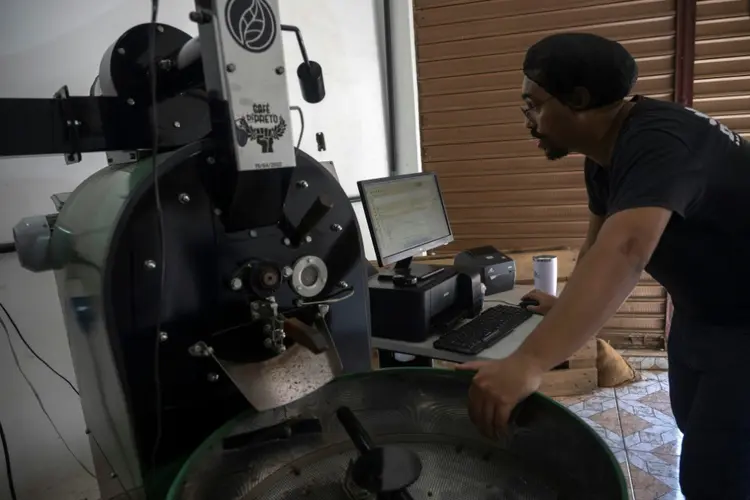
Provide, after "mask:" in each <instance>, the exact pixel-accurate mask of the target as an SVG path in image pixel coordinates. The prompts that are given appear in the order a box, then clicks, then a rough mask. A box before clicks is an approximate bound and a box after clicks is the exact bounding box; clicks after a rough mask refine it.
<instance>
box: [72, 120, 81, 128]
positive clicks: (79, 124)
mask: <svg viewBox="0 0 750 500" xmlns="http://www.w3.org/2000/svg"><path fill="white" fill-rule="evenodd" d="M73 125H75V126H76V127H80V126H81V122H80V121H78V120H75V121H73Z"/></svg>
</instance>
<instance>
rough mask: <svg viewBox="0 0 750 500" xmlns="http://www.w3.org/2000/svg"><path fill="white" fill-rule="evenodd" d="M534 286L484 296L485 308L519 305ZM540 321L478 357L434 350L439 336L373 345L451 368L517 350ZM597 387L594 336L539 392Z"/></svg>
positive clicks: (567, 392)
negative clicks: (420, 340)
mask: <svg viewBox="0 0 750 500" xmlns="http://www.w3.org/2000/svg"><path fill="white" fill-rule="evenodd" d="M531 288H532V287H531V286H529V285H517V286H516V287H515V288H514V289H513V290H511V291H509V292H503V293H500V294H496V295H490V296H488V297H485V305H484V307H485V308H488V307H492V306H494V305H497V304H500V303H503V302H509V303H511V304H517V303H518V302H519V301H520V300H521V297H522V296H523V295H524V294H525V293H526V292H528V291H529V290H531ZM541 320H542V316H533V317H531V318H530V319H528V320H527V321H526V322H524V323H523V324H522V325H521V326H519V327H518V328H516V329H515V330H514V331H513V332H512V333H511V334H510V335H508V336H507V337H505V338H504V339H503V340H501V341H500V342H498V343H497V344H495V345H493V346H492V347H490V348H489V349H486V350H484V351H482V352H481V353H479V354H478V355H476V356H467V355H465V354H458V353H454V352H450V351H443V350H441V349H435V348H434V347H433V345H432V344H433V342H435V340H436V339H437V338H438V336H437V335H435V336H432V337H430V338H429V339H427V340H425V341H424V342H404V341H401V340H393V339H385V338H379V337H373V338H372V347H373V348H375V349H378V350H386V351H392V352H397V353H403V354H411V355H413V356H421V357H425V358H430V359H433V360H441V361H447V362H449V363H447V364H446V363H441V365H442V366H446V367H449V366H450V363H463V362H466V361H474V360H477V359H479V360H493V359H503V358H506V357H508V356H509V355H511V354H512V353H513V352H515V351H516V349H518V347H519V346H520V345H521V344H522V343H523V342H524V341H525V340H526V338H527V337H528V336H529V334H531V332H532V331H533V330H534V328H535V327H536V325H538V324H539V322H540V321H541ZM597 386H598V384H597V372H596V339H593V338H592V339H591V340H589V341H588V342H587V343H586V345H585V346H584V347H583V348H582V349H581V350H579V351H578V352H577V353H576V354H574V355H573V356H572V357H571V358H570V359H569V360H568V361H567V362H566V363H565V364H564V365H563V366H561V367H559V368H557V369H555V370H552V371H550V372H548V373H546V374H545V375H544V379H543V381H542V387H541V389H540V392H542V393H544V394H546V395H548V396H573V395H579V394H586V393H588V392H591V391H593V390H595V389H596V388H597Z"/></svg>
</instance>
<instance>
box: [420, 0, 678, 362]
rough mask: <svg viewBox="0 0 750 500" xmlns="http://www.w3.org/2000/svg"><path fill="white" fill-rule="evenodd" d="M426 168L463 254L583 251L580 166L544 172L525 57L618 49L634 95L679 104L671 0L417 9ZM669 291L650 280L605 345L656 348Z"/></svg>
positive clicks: (432, 1)
mask: <svg viewBox="0 0 750 500" xmlns="http://www.w3.org/2000/svg"><path fill="white" fill-rule="evenodd" d="M414 5H415V25H416V26H415V34H416V40H417V59H418V61H417V68H418V82H419V101H420V117H421V135H422V146H423V157H422V159H423V167H424V169H425V170H426V171H433V172H436V173H437V174H438V176H439V178H440V183H441V187H442V190H443V192H444V195H445V199H446V203H447V205H448V211H449V215H450V218H451V223H452V225H453V228H454V232H455V234H456V242H455V243H454V244H453V245H450V246H448V247H445V248H444V249H442V252H443V253H455V252H456V251H457V250H460V249H463V248H470V247H474V246H479V245H486V244H491V245H493V246H495V247H496V248H499V249H503V250H532V249H549V248H554V247H572V248H578V247H580V245H581V243H582V242H583V239H584V236H585V232H586V226H587V218H588V209H587V204H586V192H585V188H584V185H583V174H582V169H583V161H582V157H580V156H571V157H569V158H566V159H563V160H559V161H556V162H550V161H547V160H546V159H545V158H544V157H543V156H542V155H541V154H540V152H539V150H537V148H536V146H535V144H534V142H533V141H531V140H530V136H529V132H528V130H526V129H525V127H524V125H523V115H522V114H521V111H520V106H521V104H522V102H521V99H520V86H521V81H522V78H523V75H522V73H521V71H520V68H521V64H522V61H523V56H524V53H525V51H526V49H527V48H528V47H529V46H530V45H531V44H533V43H534V42H535V41H537V40H538V39H540V38H541V37H543V36H545V35H547V34H550V33H554V32H560V31H586V32H592V33H597V34H600V35H603V36H606V37H608V38H613V39H616V40H618V41H620V42H622V43H623V45H625V46H626V47H627V48H628V50H630V51H631V53H633V54H634V55H635V57H636V58H637V60H638V65H639V68H640V75H641V76H640V79H639V82H638V85H637V87H636V91H637V92H638V93H641V94H645V95H649V96H652V97H657V98H660V99H672V96H673V91H674V83H673V82H674V52H675V0H630V1H605V0H567V1H560V0H484V1H481V0H479V1H477V0H414ZM664 297H665V293H664V290H663V289H662V288H661V287H659V286H658V285H656V284H655V283H653V282H651V281H648V280H645V281H644V282H642V283H641V285H640V286H639V287H638V288H637V289H636V291H635V292H634V294H633V296H632V297H631V299H630V300H629V301H628V303H627V304H626V305H625V306H624V307H623V309H622V310H621V311H620V313H619V314H618V316H617V317H616V318H614V319H613V320H612V321H611V322H610V323H609V324H608V326H607V328H606V329H605V331H604V332H603V333H602V336H603V337H605V338H607V339H610V340H613V343H614V344H616V345H618V346H630V345H647V346H651V347H661V346H662V345H663V335H664V310H665V300H664Z"/></svg>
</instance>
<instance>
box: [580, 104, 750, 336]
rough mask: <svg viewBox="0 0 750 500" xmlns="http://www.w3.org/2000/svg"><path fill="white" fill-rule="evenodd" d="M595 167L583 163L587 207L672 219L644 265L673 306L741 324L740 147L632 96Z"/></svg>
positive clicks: (671, 109)
mask: <svg viewBox="0 0 750 500" xmlns="http://www.w3.org/2000/svg"><path fill="white" fill-rule="evenodd" d="M635 103H636V104H635V105H634V106H633V108H632V109H631V111H630V114H629V115H628V117H627V118H626V119H625V121H624V123H623V125H622V128H621V130H620V135H619V137H618V139H617V143H616V145H615V149H614V153H613V157H612V163H611V165H610V166H609V167H606V168H603V167H601V166H600V165H598V164H597V163H595V162H593V161H591V160H590V159H588V158H587V159H586V162H585V177H586V188H587V191H588V195H589V208H590V209H591V211H592V212H593V213H595V214H597V215H600V216H604V217H608V216H610V215H612V214H614V213H616V212H619V211H622V210H627V209H630V208H638V207H663V208H666V209H669V210H671V211H672V212H673V215H672V218H671V219H670V221H669V224H668V225H667V228H666V230H665V231H664V234H663V236H662V238H661V240H660V242H659V245H658V246H657V248H656V250H655V251H654V254H653V256H652V257H651V261H650V262H649V264H648V266H647V267H646V270H647V271H648V272H649V274H651V275H652V276H653V277H654V278H655V279H656V280H657V281H659V283H661V284H662V285H663V286H664V287H665V288H666V289H667V291H668V292H669V293H670V295H671V296H672V300H673V303H674V306H675V312H679V313H681V314H685V315H689V316H695V317H698V318H701V319H702V320H705V321H708V322H710V323H713V324H732V323H750V307H748V299H750V143H748V142H746V141H745V140H744V139H743V138H742V137H741V136H740V135H739V134H736V133H734V132H733V131H731V130H729V129H728V128H727V127H725V126H724V125H721V124H720V123H718V122H717V121H716V120H715V119H713V118H711V117H709V116H706V115H705V114H703V113H700V112H698V111H695V110H693V109H690V108H685V107H683V106H681V105H679V104H675V103H670V102H663V101H657V100H653V99H648V98H645V97H640V96H639V97H637V98H635Z"/></svg>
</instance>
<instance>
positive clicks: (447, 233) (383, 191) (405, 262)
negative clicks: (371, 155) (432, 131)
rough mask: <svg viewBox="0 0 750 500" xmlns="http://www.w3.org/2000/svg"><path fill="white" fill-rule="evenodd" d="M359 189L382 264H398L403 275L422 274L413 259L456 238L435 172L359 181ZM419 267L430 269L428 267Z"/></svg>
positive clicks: (376, 251) (427, 270) (397, 266)
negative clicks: (413, 263) (414, 264)
mask: <svg viewBox="0 0 750 500" xmlns="http://www.w3.org/2000/svg"><path fill="white" fill-rule="evenodd" d="M357 188H358V189H359V194H360V197H361V199H362V206H363V208H364V212H365V217H366V218H367V225H368V226H369V228H370V234H371V235H372V242H373V246H374V247H375V254H376V256H377V258H378V264H379V265H380V266H381V267H384V266H387V265H390V264H394V263H395V264H396V266H395V268H396V270H397V271H399V272H400V273H401V274H411V275H416V276H417V277H419V274H420V273H419V272H418V271H417V267H418V266H411V259H412V258H413V257H414V256H417V255H419V254H421V253H422V252H427V251H429V250H432V249H434V248H437V247H439V246H443V245H446V244H448V243H450V242H451V241H453V231H452V230H451V225H450V221H449V220H448V214H447V213H446V210H445V204H444V203H443V196H442V194H441V193H440V186H439V185H438V180H437V176H436V175H435V174H433V173H430V172H427V173H420V174H408V175H398V176H393V177H386V178H383V179H372V180H366V181H359V182H358V183H357ZM419 267H424V269H423V270H422V271H423V272H424V273H426V272H429V269H428V267H429V266H419Z"/></svg>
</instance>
